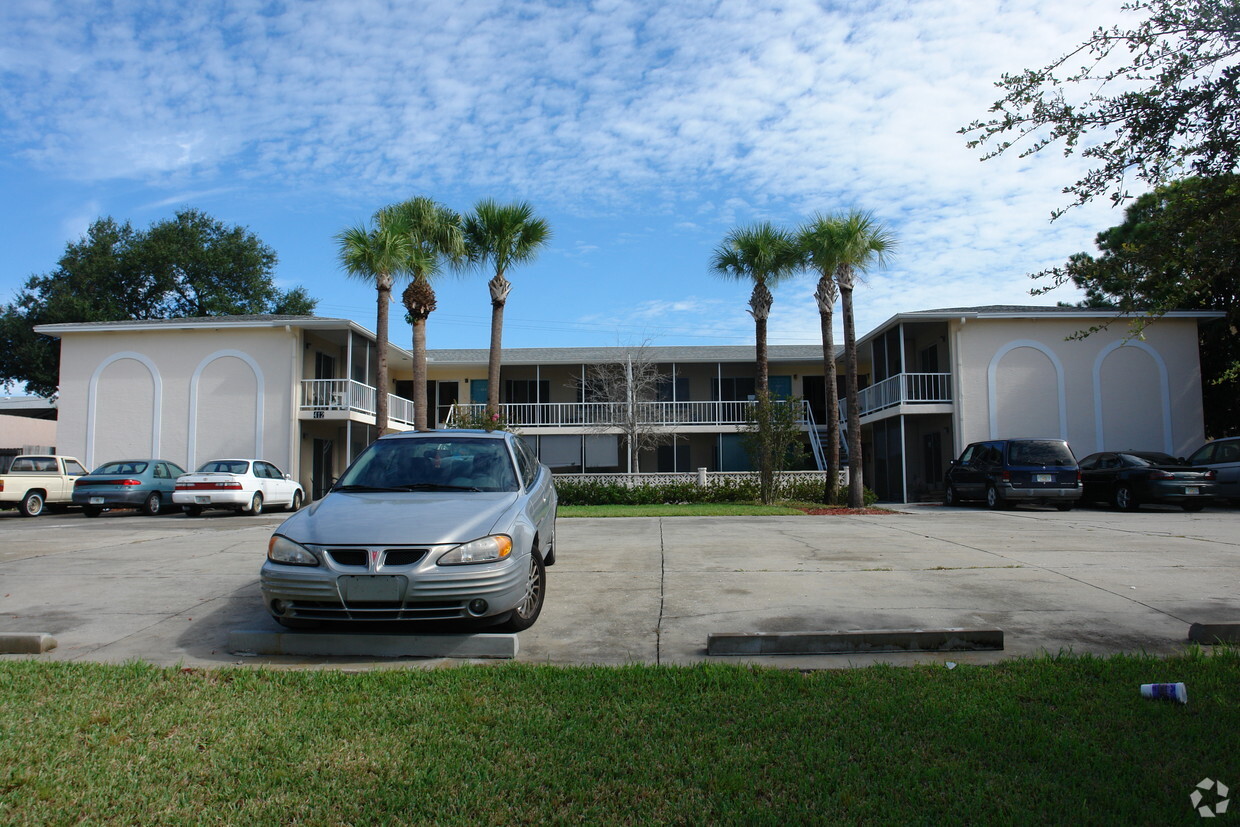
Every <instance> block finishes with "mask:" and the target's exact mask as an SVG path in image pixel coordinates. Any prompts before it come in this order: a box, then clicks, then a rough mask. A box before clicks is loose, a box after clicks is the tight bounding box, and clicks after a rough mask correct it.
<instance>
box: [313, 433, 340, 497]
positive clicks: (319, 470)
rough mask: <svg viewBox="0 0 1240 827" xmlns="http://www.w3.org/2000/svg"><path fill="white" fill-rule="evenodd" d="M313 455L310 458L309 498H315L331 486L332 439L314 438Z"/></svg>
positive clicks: (332, 468)
mask: <svg viewBox="0 0 1240 827" xmlns="http://www.w3.org/2000/svg"><path fill="white" fill-rule="evenodd" d="M311 451H313V452H314V455H313V456H312V457H311V459H310V498H311V499H314V500H317V499H320V498H321V497H322V496H323V495H324V494H326V493H327V489H329V488H331V487H332V482H333V481H334V480H333V479H332V478H333V477H334V476H335V470H334V468H335V466H334V465H333V463H332V441H331V440H330V439H316V440H314V445H313V446H312V447H311Z"/></svg>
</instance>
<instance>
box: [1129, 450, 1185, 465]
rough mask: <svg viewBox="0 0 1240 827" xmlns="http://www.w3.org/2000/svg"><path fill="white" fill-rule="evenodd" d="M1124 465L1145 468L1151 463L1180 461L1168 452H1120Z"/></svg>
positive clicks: (1175, 463)
mask: <svg viewBox="0 0 1240 827" xmlns="http://www.w3.org/2000/svg"><path fill="white" fill-rule="evenodd" d="M1120 457H1121V458H1122V459H1123V460H1124V464H1125V465H1130V466H1135V467H1140V468H1145V467H1149V466H1151V465H1179V464H1180V461H1179V460H1178V459H1176V458H1175V457H1173V456H1171V455H1170V454H1159V453H1155V452H1153V451H1143V452H1141V453H1140V454H1120Z"/></svg>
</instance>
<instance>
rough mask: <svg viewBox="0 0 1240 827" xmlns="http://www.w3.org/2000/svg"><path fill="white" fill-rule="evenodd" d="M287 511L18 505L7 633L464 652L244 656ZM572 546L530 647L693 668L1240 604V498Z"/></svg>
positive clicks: (648, 534) (1166, 621) (927, 509)
mask: <svg viewBox="0 0 1240 827" xmlns="http://www.w3.org/2000/svg"><path fill="white" fill-rule="evenodd" d="M283 518H284V517H283V515H280V514H265V515H263V516H261V517H247V516H236V515H232V514H225V513H208V515H207V516H203V517H197V518H190V517H185V516H183V515H170V516H160V517H144V516H139V515H137V514H134V513H127V512H118V513H107V514H104V515H103V516H102V517H99V518H97V519H92V520H88V519H86V518H84V517H83V516H82V515H80V514H75V513H70V514H64V515H46V516H43V517H39V518H35V519H24V518H21V517H18V516H17V515H16V514H15V513H14V512H0V633H27V632H44V633H48V634H51V635H53V636H54V637H55V638H56V639H57V641H58V644H59V645H58V646H57V648H55V649H53V650H51V651H49V652H46V653H44V654H42V655H37V656H35V657H40V658H46V659H55V660H86V661H104V662H124V661H128V660H134V659H137V660H143V661H148V662H151V663H155V664H161V665H174V664H184V665H187V666H189V665H193V666H220V665H228V664H239V663H240V664H266V665H273V666H281V667H297V666H323V665H325V666H331V667H340V668H365V667H368V666H371V665H375V664H378V665H384V666H411V665H436V664H439V663H443V662H444V661H442V660H439V659H411V658H395V659H389V660H384V661H372V660H368V659H362V658H357V657H353V658H348V657H335V658H327V657H313V658H308V657H302V658H296V657H291V656H260V657H247V656H243V655H238V654H236V653H232V652H229V651H228V638H229V633H230V632H232V631H237V630H266V631H272V632H275V631H279V630H280V627H278V626H277V625H276V624H275V623H274V622H273V621H272V620H271V619H270V618H269V617H268V615H267V613H266V611H265V609H264V607H263V605H262V602H261V600H260V597H259V589H258V570H259V566H260V565H261V563H262V560H263V557H264V553H265V549H266V541H267V538H268V537H269V536H270V534H271V532H272V530H273V529H274V528H275V527H276V526H278V525H279V523H280V522H281V521H282V520H283ZM557 558H558V562H557V564H556V565H555V566H554V567H552V568H550V569H548V592H547V599H546V604H545V607H544V609H543V613H542V617H541V618H540V619H539V621H538V623H537V624H536V625H535V626H534V627H533V628H531V629H530V630H528V631H526V632H522V633H520V635H519V653H518V655H517V660H518V661H523V662H531V663H552V664H565V665H567V664H625V663H661V664H689V663H696V662H701V661H705V660H709V659H711V658H710V657H709V656H708V655H707V654H706V641H707V636H708V635H709V634H711V633H726V632H795V631H802V632H803V631H835V630H853V629H911V628H943V627H975V628H976V627H988V628H999V629H1002V630H1003V631H1004V633H1005V649H1004V651H1002V652H976V653H952V654H950V655H946V654H928V655H908V654H888V655H865V656H855V655H850V656H845V655H818V656H782V657H755V658H749V659H748V660H751V661H754V662H759V663H768V664H773V665H781V666H789V667H797V668H835V667H845V666H848V665H854V664H864V663H869V662H873V661H875V660H883V661H887V662H893V663H910V662H913V661H915V660H930V661H943V660H955V661H962V662H993V661H995V660H998V659H1001V658H1004V657H1011V656H1013V655H1031V654H1036V653H1038V652H1042V651H1046V652H1050V653H1057V652H1060V651H1065V650H1070V651H1073V652H1076V653H1095V654H1107V653H1112V652H1139V651H1145V652H1149V653H1156V654H1170V653H1173V652H1177V651H1181V650H1182V649H1183V647H1184V646H1185V640H1186V637H1187V633H1188V627H1189V625H1190V624H1192V623H1194V622H1198V623H1234V622H1238V621H1240V595H1238V594H1237V583H1240V510H1237V509H1235V508H1228V509H1208V510H1206V511H1204V512H1201V513H1199V514H1186V513H1184V512H1182V511H1180V510H1179V509H1172V508H1157V507H1149V508H1146V509H1144V510H1142V511H1141V512H1138V513H1135V514H1126V513H1118V512H1114V511H1109V510H1101V509H1099V510H1093V509H1085V508H1082V509H1077V510H1074V511H1071V512H1066V513H1061V512H1058V511H1055V510H1053V509H1044V508H1020V509H1015V510H1007V511H993V512H992V511H984V510H980V509H974V508H947V507H943V506H938V505H924V506H907V507H903V506H902V507H900V508H899V510H898V511H893V512H892V513H890V514H885V515H878V516H821V517H811V516H801V517H761V518H751V517H744V518H742V517H733V518H704V517H682V518H632V519H564V518H561V520H560V521H559V526H558V543H557ZM303 634H306V633H303ZM309 634H313V633H309ZM0 657H4V658H14V657H28V656H20V655H2V656H0ZM727 660H728V661H729V662H735V661H736V659H735V658H728V659H727Z"/></svg>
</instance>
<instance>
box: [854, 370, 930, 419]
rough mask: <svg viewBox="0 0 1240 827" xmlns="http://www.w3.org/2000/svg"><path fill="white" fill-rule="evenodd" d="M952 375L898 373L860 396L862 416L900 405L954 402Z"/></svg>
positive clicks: (859, 404) (859, 406) (866, 389)
mask: <svg viewBox="0 0 1240 827" xmlns="http://www.w3.org/2000/svg"><path fill="white" fill-rule="evenodd" d="M951 378H952V375H951V374H950V373H899V374H896V375H895V376H892V377H891V378H889V379H884V380H883V381H881V382H877V383H875V384H873V385H871V386H870V387H868V388H865V389H863V390H862V391H861V392H860V393H859V394H857V407H858V408H859V409H860V412H861V415H862V416H865V415H866V414H871V413H874V412H875V411H881V410H883V409H884V408H891V407H894V406H896V405H901V404H932V403H944V402H951V401H952V382H951Z"/></svg>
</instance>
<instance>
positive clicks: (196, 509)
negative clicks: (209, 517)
mask: <svg viewBox="0 0 1240 827" xmlns="http://www.w3.org/2000/svg"><path fill="white" fill-rule="evenodd" d="M184 510H185V516H186V517H201V516H202V506H200V505H187V506H184Z"/></svg>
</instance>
